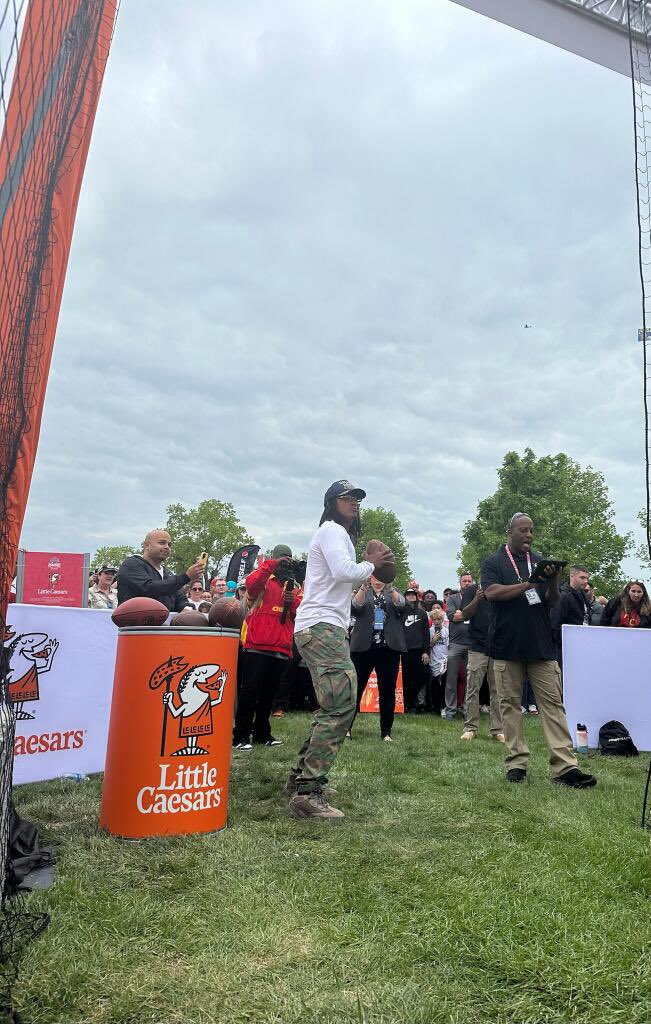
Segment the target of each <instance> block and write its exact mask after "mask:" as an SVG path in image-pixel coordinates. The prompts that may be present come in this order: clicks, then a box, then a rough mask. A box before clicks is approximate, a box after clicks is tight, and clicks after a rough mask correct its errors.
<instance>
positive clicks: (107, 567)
mask: <svg viewBox="0 0 651 1024" xmlns="http://www.w3.org/2000/svg"><path fill="white" fill-rule="evenodd" d="M97 572H112V573H113V575H114V576H117V569H116V568H115V566H114V565H103V566H102V568H101V569H98V570H97Z"/></svg>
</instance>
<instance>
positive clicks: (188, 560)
mask: <svg viewBox="0 0 651 1024" xmlns="http://www.w3.org/2000/svg"><path fill="white" fill-rule="evenodd" d="M164 529H166V530H167V532H168V533H169V535H170V537H171V538H172V553H171V555H170V557H169V558H168V559H167V563H166V564H167V565H168V566H169V568H170V569H172V570H173V572H185V570H186V569H187V568H188V566H190V565H192V564H193V563H194V562H196V560H197V558H198V557H199V555H200V554H201V553H202V551H207V552H208V570H209V572H211V573H212V574H214V573H223V572H225V571H226V569H227V568H228V560H229V558H230V557H231V555H232V554H233V552H234V551H236V550H237V549H238V548H239V547H241V546H242V545H243V544H253V538H252V537H250V536H249V534H248V533H247V532H246V530H245V529H244V527H243V526H242V524H241V523H240V521H239V519H238V518H237V515H236V513H235V509H234V508H233V506H232V505H231V504H229V503H228V502H225V501H217V499H216V498H210V499H209V500H207V501H202V502H201V504H200V505H198V506H197V508H185V506H184V505H180V504H176V505H168V506H167V522H166V523H165V527H164Z"/></svg>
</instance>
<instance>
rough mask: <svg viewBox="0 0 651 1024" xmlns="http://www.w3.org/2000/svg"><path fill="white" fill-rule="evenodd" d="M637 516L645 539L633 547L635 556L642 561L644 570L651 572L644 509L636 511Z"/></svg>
mask: <svg viewBox="0 0 651 1024" xmlns="http://www.w3.org/2000/svg"><path fill="white" fill-rule="evenodd" d="M637 518H638V520H639V522H640V526H641V527H642V532H643V534H644V538H645V539H644V541H643V543H642V544H638V546H637V547H636V549H635V554H636V556H637V558H639V559H640V562H641V563H642V566H643V568H644V569H645V570H646V572H651V558H649V545H648V543H647V540H646V525H647V523H646V512H645V511H644V509H642V511H641V512H638V514H637Z"/></svg>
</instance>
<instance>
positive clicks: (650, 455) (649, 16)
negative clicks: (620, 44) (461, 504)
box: [626, 0, 651, 558]
mask: <svg viewBox="0 0 651 1024" xmlns="http://www.w3.org/2000/svg"><path fill="white" fill-rule="evenodd" d="M626 7H627V15H628V38H629V44H630V53H631V82H632V85H633V112H634V123H635V180H636V188H637V219H638V241H639V267H640V280H641V284H642V330H641V331H640V340H641V342H642V354H643V355H642V358H643V362H644V437H645V451H646V537H647V547H648V550H649V557H650V558H651V437H650V436H649V428H650V423H649V392H650V387H651V376H650V375H651V167H650V160H651V43H650V40H649V33H650V30H651V4H649V2H648V0H626Z"/></svg>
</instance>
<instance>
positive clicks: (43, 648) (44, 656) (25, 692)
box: [5, 631, 59, 720]
mask: <svg viewBox="0 0 651 1024" xmlns="http://www.w3.org/2000/svg"><path fill="white" fill-rule="evenodd" d="M5 637H7V638H8V639H9V640H10V641H11V642H10V643H9V644H8V645H7V648H6V651H7V655H8V658H9V665H10V668H9V685H8V687H7V692H8V693H9V699H10V700H12V701H13V702H14V704H15V705H16V718H18V719H21V720H22V719H26V718H33V717H34V715H30V714H29V712H28V711H25V710H24V708H23V705H24V704H25V703H26V702H28V701H32V700H38V698H39V691H38V680H39V676H41V675H43V673H44V672H49V671H50V669H51V668H52V661H53V660H54V655H55V654H56V652H57V651H58V649H59V641H58V640H54V639H53V640H50V638H49V637H48V635H47V633H19V634H18V636H16V635H15V633H12V632H9V631H5Z"/></svg>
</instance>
